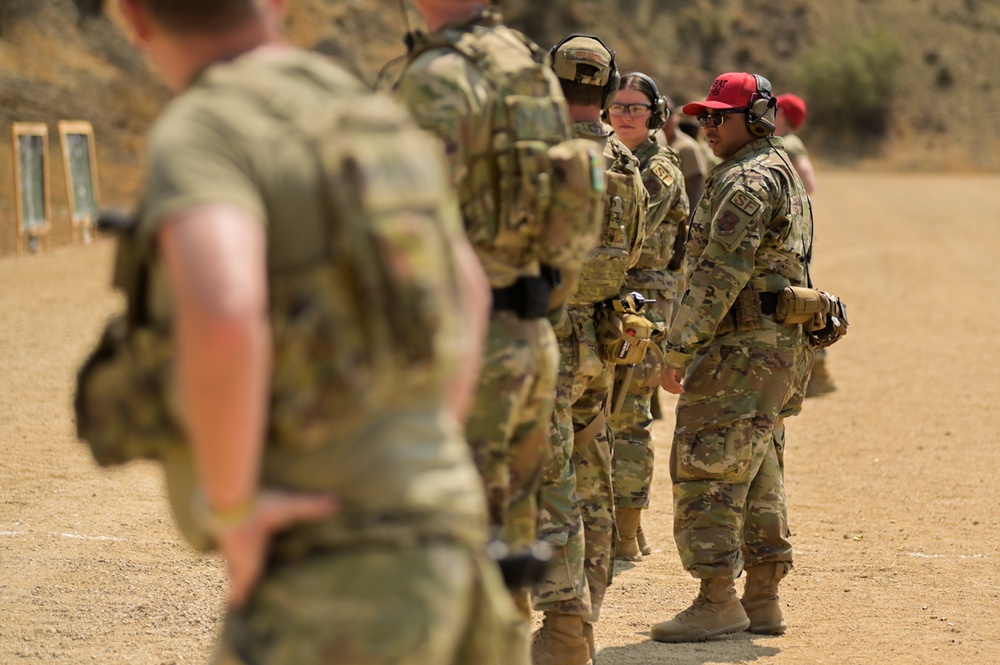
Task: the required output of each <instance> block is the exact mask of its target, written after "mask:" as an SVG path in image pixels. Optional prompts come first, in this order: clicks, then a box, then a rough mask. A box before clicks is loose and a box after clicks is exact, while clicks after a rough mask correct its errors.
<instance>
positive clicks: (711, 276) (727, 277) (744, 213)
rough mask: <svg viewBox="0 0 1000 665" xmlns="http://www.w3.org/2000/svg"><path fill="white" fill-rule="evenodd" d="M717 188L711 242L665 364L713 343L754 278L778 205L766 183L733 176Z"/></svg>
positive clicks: (683, 361)
mask: <svg viewBox="0 0 1000 665" xmlns="http://www.w3.org/2000/svg"><path fill="white" fill-rule="evenodd" d="M716 191H717V194H718V197H717V199H716V200H715V201H713V202H712V207H711V220H710V223H711V228H710V230H709V239H708V245H707V246H706V247H705V250H704V251H703V252H702V254H701V255H700V257H699V258H698V260H697V261H696V262H695V264H694V269H693V271H692V273H691V281H690V285H689V287H688V291H687V293H685V294H684V299H683V300H682V302H681V306H680V308H679V309H678V311H677V315H676V317H675V318H674V322H673V324H672V325H671V327H670V332H669V333H668V335H667V349H668V351H667V353H666V354H665V356H666V362H667V364H668V365H669V366H671V367H674V368H678V369H683V368H684V367H686V366H687V364H688V363H689V362H690V360H691V356H692V355H694V353H695V351H697V350H698V349H699V348H701V347H703V346H706V345H707V344H710V343H711V341H712V339H713V338H714V336H715V330H716V328H718V327H719V323H721V321H722V319H723V317H724V316H725V315H726V312H728V311H729V308H730V307H732V306H733V302H735V300H736V296H737V295H738V294H739V292H740V291H742V290H743V288H744V287H745V286H746V285H747V283H748V282H749V281H750V277H751V276H752V275H753V270H754V263H755V255H756V252H757V248H758V247H759V246H760V243H761V236H762V229H763V227H764V223H765V221H766V220H768V219H770V217H771V213H772V209H773V207H772V204H771V203H770V201H769V198H770V197H768V196H767V190H766V185H765V184H764V182H763V181H760V182H757V183H755V182H754V181H753V180H750V179H747V178H740V179H739V180H735V179H734V180H733V181H730V182H728V183H725V184H724V185H721V186H720V187H719V189H718V190H716ZM716 201H717V202H716Z"/></svg>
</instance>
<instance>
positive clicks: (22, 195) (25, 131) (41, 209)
mask: <svg viewBox="0 0 1000 665" xmlns="http://www.w3.org/2000/svg"><path fill="white" fill-rule="evenodd" d="M10 133H11V145H12V149H13V152H14V154H13V158H14V160H13V161H14V169H13V171H14V201H15V210H16V215H17V253H18V254H21V253H22V252H24V250H25V248H27V249H28V251H29V252H32V253H34V252H36V251H37V250H38V245H39V243H40V242H41V243H44V244H45V246H46V247H48V239H49V232H50V231H51V230H52V223H51V221H50V217H49V214H50V213H49V211H50V209H51V207H50V204H49V202H50V198H51V197H50V189H49V160H48V155H49V128H48V125H46V124H45V123H40V122H15V123H12V124H11V127H10Z"/></svg>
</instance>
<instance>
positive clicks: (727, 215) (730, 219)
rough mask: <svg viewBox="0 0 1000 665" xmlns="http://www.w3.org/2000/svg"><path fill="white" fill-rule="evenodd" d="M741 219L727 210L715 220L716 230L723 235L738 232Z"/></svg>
mask: <svg viewBox="0 0 1000 665" xmlns="http://www.w3.org/2000/svg"><path fill="white" fill-rule="evenodd" d="M739 223H740V218H739V217H737V216H736V213H734V212H733V211H732V210H727V211H725V212H724V213H722V214H721V215H719V217H718V219H716V220H715V230H716V231H717V232H719V233H721V234H722V235H729V234H730V233H732V232H733V231H735V230H736V227H737V226H738V225H739Z"/></svg>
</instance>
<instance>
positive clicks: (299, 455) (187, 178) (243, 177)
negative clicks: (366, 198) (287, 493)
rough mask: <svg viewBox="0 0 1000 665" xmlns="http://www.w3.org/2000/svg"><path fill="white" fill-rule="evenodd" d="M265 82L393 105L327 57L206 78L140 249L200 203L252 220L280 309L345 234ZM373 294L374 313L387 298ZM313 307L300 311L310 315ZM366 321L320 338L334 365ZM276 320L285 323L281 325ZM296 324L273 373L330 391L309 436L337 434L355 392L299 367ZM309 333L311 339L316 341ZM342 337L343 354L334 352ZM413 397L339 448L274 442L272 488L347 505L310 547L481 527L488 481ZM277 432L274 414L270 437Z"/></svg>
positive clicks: (277, 95) (154, 163)
mask: <svg viewBox="0 0 1000 665" xmlns="http://www.w3.org/2000/svg"><path fill="white" fill-rule="evenodd" d="M262 79H263V80H266V81H267V82H268V83H269V84H273V86H274V97H273V98H274V99H277V100H279V103H282V104H288V105H291V106H293V107H294V106H297V105H306V108H312V107H315V108H316V109H317V113H319V112H320V111H321V110H322V109H323V108H324V106H326V105H327V104H329V103H330V100H336V99H343V98H344V97H345V96H347V97H350V98H356V99H357V101H358V103H371V104H393V103H394V102H393V101H392V100H391V99H389V98H388V97H385V96H381V95H380V96H378V98H374V97H372V93H371V92H370V91H369V90H367V89H366V88H365V87H364V86H363V85H362V84H361V83H360V82H358V81H356V80H355V79H354V78H353V77H351V76H350V75H348V74H347V73H346V72H343V71H342V70H340V69H339V68H338V67H337V66H335V65H333V64H332V63H331V62H330V61H328V60H327V59H325V58H323V57H322V56H318V55H314V54H309V53H305V52H300V51H295V50H286V51H282V52H280V53H279V54H277V55H276V54H275V53H274V52H273V51H271V52H267V53H265V52H256V53H251V54H248V55H246V56H243V57H240V58H238V59H236V60H234V61H231V62H227V63H220V64H216V65H214V66H213V67H211V68H209V69H208V70H206V71H205V72H203V73H202V74H201V76H200V77H199V78H198V79H197V80H196V81H195V82H194V84H193V85H192V86H191V87H190V88H189V89H188V90H187V91H186V92H185V93H183V94H181V95H180V96H179V97H177V98H176V99H175V100H173V101H172V102H171V104H170V105H169V106H168V108H167V109H166V110H165V111H164V113H163V115H162V116H161V118H160V119H159V120H158V121H157V123H156V126H155V128H154V129H153V131H152V133H151V136H150V140H149V174H148V179H147V183H146V195H145V199H144V205H143V216H142V219H141V222H140V234H141V237H142V238H145V239H146V240H147V241H152V239H153V238H155V233H156V229H157V227H158V225H159V224H160V223H161V222H162V220H163V219H164V218H166V217H168V216H170V215H172V214H175V213H178V212H180V211H183V210H185V209H188V208H190V207H192V206H197V205H199V204H206V203H218V202H224V203H229V204H233V205H236V206H239V207H241V208H243V209H244V210H246V211H247V212H249V213H250V214H251V215H253V217H255V218H256V219H259V220H260V221H261V223H262V224H264V225H265V227H266V233H267V263H268V267H267V269H268V280H269V287H270V289H271V296H272V310H273V307H274V305H273V303H274V301H275V299H274V296H275V291H274V288H275V284H276V283H277V282H279V281H280V280H282V279H287V278H288V276H289V275H292V276H293V277H294V276H296V275H298V274H300V273H299V271H303V270H306V271H308V270H309V269H310V268H316V267H317V266H326V265H330V264H331V263H334V264H335V263H336V262H337V257H338V256H339V255H342V254H341V253H342V252H343V251H345V250H344V249H343V248H342V249H336V248H332V247H331V244H332V243H331V242H330V233H329V231H328V227H330V226H331V224H336V223H341V222H338V221H331V219H334V220H336V219H337V218H336V216H337V215H340V214H343V213H342V211H337V210H335V209H334V208H333V207H332V204H330V203H329V201H328V196H327V194H328V189H329V187H328V185H327V183H326V178H325V177H324V175H323V173H321V170H320V169H319V168H318V167H317V165H316V164H317V156H316V151H314V150H312V149H311V146H310V140H309V139H308V137H306V136H305V135H304V134H302V133H299V132H297V131H296V129H295V128H294V126H293V125H292V124H291V123H290V122H289V121H288V120H286V119H283V118H279V117H277V113H275V112H274V110H273V108H272V107H270V106H269V105H268V104H267V103H266V102H264V101H263V100H262V96H261V95H260V94H259V90H258V88H259V85H258V84H259V81H260V80H262ZM220 81H221V82H222V83H220ZM241 81H246V82H247V84H246V85H242V84H241ZM366 98H368V99H366ZM442 173H443V169H442ZM454 212H455V214H454V219H453V222H454V223H453V225H452V226H451V227H450V228H448V229H447V230H446V235H452V236H454V237H458V236H459V235H460V234H461V233H462V229H461V226H460V220H459V218H458V214H457V207H456V208H454ZM341 221H342V220H341ZM347 251H350V250H349V248H348V250H347ZM441 269H442V270H444V269H446V268H445V267H442V268H441ZM310 274H313V273H310ZM339 275H340V273H339V272H337V271H332V272H331V274H329V275H324V276H323V279H332V280H337V279H338V277H339ZM153 281H154V286H153V290H154V297H153V299H152V300H153V304H152V309H153V310H154V311H153V315H154V317H155V318H158V319H160V320H163V321H169V317H170V311H169V310H170V308H169V302H168V298H166V297H165V294H166V289H165V287H164V280H163V276H162V274H161V272H160V269H159V267H157V266H156V265H155V264H154V275H153ZM284 283H285V284H287V283H288V282H287V281H286V282H284ZM311 284H312V282H311V283H310V288H313V287H312V286H311ZM330 288H331V293H340V291H338V290H337V289H338V288H339V287H338V286H337V285H336V284H331V287H330ZM306 292H307V293H308V292H309V291H306ZM371 295H372V299H373V304H377V301H378V298H379V297H380V296H381V295H382V294H379V293H372V294H371ZM312 302H313V301H306V302H303V303H302V305H301V306H302V307H303V308H307V307H309V306H313V305H312ZM349 313H350V312H348V314H349ZM362 316H364V312H356V316H355V318H353V319H352V318H351V317H349V316H348V317H341V320H342V321H343V322H344V327H343V328H340V329H334V330H329V331H327V332H324V333H323V335H327V334H328V335H329V340H330V341H329V344H328V345H327V346H326V347H325V348H328V353H329V354H331V357H337V358H339V357H341V356H342V355H344V354H350V353H351V352H352V351H356V350H357V349H356V348H355V346H352V344H355V340H356V338H357V337H358V336H359V335H358V331H357V330H355V329H354V326H352V325H351V323H352V320H353V321H357V320H359V319H360V317H362ZM278 320H282V321H285V324H284V325H282V326H278V325H276V324H275V321H278ZM291 320H292V317H291V316H284V317H282V316H281V315H280V313H276V312H274V311H272V328H273V329H274V330H273V334H274V338H275V346H276V349H275V358H276V360H275V372H276V373H277V372H284V374H285V375H292V377H293V379H292V380H293V385H296V386H297V385H298V383H295V382H294V375H296V374H298V375H300V376H301V377H302V383H303V385H309V386H313V387H315V389H316V390H324V391H327V392H325V393H324V394H323V396H322V399H320V400H319V401H317V408H318V409H319V410H320V411H319V412H320V417H319V418H317V419H315V421H314V422H313V423H311V425H316V424H317V423H318V424H319V425H320V426H322V424H323V422H324V420H323V419H324V418H326V419H327V421H329V422H330V423H331V425H332V424H334V423H335V422H336V421H337V420H339V419H341V418H347V417H348V416H351V417H354V416H356V415H357V414H346V413H344V407H343V406H342V405H341V404H340V400H338V399H337V394H338V393H337V391H338V390H342V391H347V392H350V391H352V390H358V387H357V386H352V385H351V384H350V377H349V376H348V377H346V379H345V377H343V376H339V377H337V378H338V380H342V384H340V383H336V382H334V383H336V385H330V383H331V382H330V381H328V380H325V379H324V377H322V376H315V374H317V371H316V370H315V368H314V367H312V366H311V365H310V363H309V362H306V361H303V360H302V358H303V357H306V358H308V354H302V353H299V352H300V351H301V349H298V348H296V347H295V344H293V343H292V342H294V341H295V339H296V337H295V332H294V330H292V328H291V324H290V323H289V322H290V321H291ZM303 321H304V320H302V319H301V317H300V319H297V320H296V324H295V325H301V326H305V327H306V328H307V329H308V328H309V323H308V320H305V321H304V322H303ZM290 331H291V332H290ZM308 333H313V335H312V338H315V337H316V335H315V333H316V331H315V330H311V329H309V330H307V332H306V334H308ZM321 337H322V336H321ZM341 337H343V339H344V340H345V341H344V342H343V343H341V342H338V338H341ZM345 346H347V347H348V349H347V350H344V347H345ZM336 354H340V355H336ZM353 355H354V354H352V358H353ZM350 362H357V361H355V360H352V359H351V358H346V359H345V363H346V364H349V363H350ZM296 363H297V364H296ZM273 383H275V382H273ZM338 386H339V387H338ZM272 390H275V388H274V387H272ZM293 392H294V391H293ZM303 392H306V391H303ZM417 392H418V393H420V394H412V391H411V392H410V393H408V394H400V395H398V399H395V400H391V401H389V402H388V403H385V404H381V405H380V406H379V408H378V410H377V413H372V414H371V415H370V416H365V415H362V416H361V418H360V424H359V426H358V427H355V428H353V429H351V430H348V431H347V432H346V433H344V430H340V433H339V434H338V435H337V436H332V437H328V438H327V439H323V440H321V441H320V442H319V443H316V441H315V440H313V441H310V443H309V444H308V445H305V444H304V443H303V444H302V445H301V447H296V441H289V440H288V437H284V436H278V435H275V433H274V431H273V428H272V430H270V431H269V433H268V438H267V442H266V452H265V460H264V468H263V471H262V482H263V483H264V484H266V485H268V486H274V487H281V488H287V489H293V490H302V491H320V490H322V491H332V492H334V493H335V494H336V495H337V496H338V497H339V500H340V502H341V507H340V510H339V512H338V513H337V515H336V516H334V517H333V518H332V519H331V520H329V521H328V522H327V523H324V524H321V525H319V526H315V527H314V526H302V527H296V530H297V531H298V532H304V533H305V536H304V537H305V539H306V540H310V539H315V537H318V536H317V530H321V531H322V532H323V535H322V539H323V540H325V541H340V540H346V541H350V540H352V539H353V538H366V537H369V536H366V535H364V533H365V532H366V530H370V529H375V530H380V533H383V534H384V532H385V531H386V529H389V530H390V531H393V530H397V531H398V530H402V531H406V532H412V531H416V532H423V533H426V532H428V531H434V532H435V533H437V532H443V533H445V534H446V535H447V534H449V533H451V534H452V535H454V534H455V533H462V534H468V533H470V532H471V533H477V532H478V529H479V528H480V527H482V528H483V529H484V528H485V499H484V496H483V490H482V486H481V482H480V480H479V476H478V474H477V472H476V470H475V467H474V466H473V464H472V461H471V458H470V457H469V453H468V450H467V446H466V445H465V442H464V441H463V440H462V438H461V433H460V431H459V428H458V427H457V426H456V425H455V423H454V422H453V421H452V419H451V418H450V416H448V415H447V412H446V411H445V409H444V408H443V402H444V398H443V394H442V388H441V386H440V385H435V384H429V385H428V386H427V390H426V391H417ZM304 396H306V397H309V396H310V395H304ZM272 398H273V397H272ZM344 401H348V400H344ZM365 413H367V412H365ZM366 418H367V420H366ZM274 420H275V417H274V414H272V417H271V421H272V424H273V421H274ZM303 429H304V428H303ZM324 431H325V430H324ZM331 431H337V430H336V428H331ZM303 438H304V437H303ZM174 471H175V475H174V476H173V477H171V475H170V474H169V473H168V484H171V483H172V484H173V485H175V486H177V487H180V486H183V485H185V483H190V477H187V478H185V477H181V476H183V475H184V474H185V473H186V472H185V471H184V470H183V469H182V470H181V471H180V472H178V471H177V470H176V469H175V470H174ZM179 519H182V520H183V516H179ZM469 525H472V526H471V528H470V527H469ZM482 533H483V534H485V531H482ZM293 535H294V534H293Z"/></svg>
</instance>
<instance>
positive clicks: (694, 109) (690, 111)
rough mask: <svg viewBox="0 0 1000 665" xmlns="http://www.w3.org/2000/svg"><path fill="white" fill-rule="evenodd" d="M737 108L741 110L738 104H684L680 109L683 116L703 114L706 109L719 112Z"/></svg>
mask: <svg viewBox="0 0 1000 665" xmlns="http://www.w3.org/2000/svg"><path fill="white" fill-rule="evenodd" d="M738 108H741V107H740V105H739V104H727V103H726V102H691V103H690V104H685V105H684V106H683V107H681V111H683V112H684V114H685V115H698V114H699V113H704V112H705V111H707V110H708V109H712V110H719V109H738Z"/></svg>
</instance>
